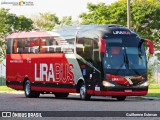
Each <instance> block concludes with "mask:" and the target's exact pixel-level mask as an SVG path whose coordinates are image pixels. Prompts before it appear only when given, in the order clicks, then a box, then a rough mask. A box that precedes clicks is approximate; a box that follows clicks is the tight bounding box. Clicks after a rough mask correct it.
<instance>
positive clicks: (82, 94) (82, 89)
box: [80, 85, 86, 99]
mask: <svg viewBox="0 0 160 120" xmlns="http://www.w3.org/2000/svg"><path fill="white" fill-rule="evenodd" d="M80 95H81V98H82V99H84V98H85V95H86V87H85V86H84V85H83V86H81V88H80Z"/></svg>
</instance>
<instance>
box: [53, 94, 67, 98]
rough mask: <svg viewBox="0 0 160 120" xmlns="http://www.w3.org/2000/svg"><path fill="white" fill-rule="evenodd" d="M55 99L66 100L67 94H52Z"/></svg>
mask: <svg viewBox="0 0 160 120" xmlns="http://www.w3.org/2000/svg"><path fill="white" fill-rule="evenodd" d="M54 95H55V97H56V98H66V97H68V95H69V93H54Z"/></svg>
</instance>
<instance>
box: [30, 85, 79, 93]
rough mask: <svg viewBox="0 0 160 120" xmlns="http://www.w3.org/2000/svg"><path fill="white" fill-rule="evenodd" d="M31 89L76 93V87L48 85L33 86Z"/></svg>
mask: <svg viewBox="0 0 160 120" xmlns="http://www.w3.org/2000/svg"><path fill="white" fill-rule="evenodd" d="M31 89H32V90H33V91H45V92H63V93H76V89H69V88H48V87H38V86H32V87H31Z"/></svg>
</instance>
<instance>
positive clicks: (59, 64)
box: [7, 53, 76, 92]
mask: <svg viewBox="0 0 160 120" xmlns="http://www.w3.org/2000/svg"><path fill="white" fill-rule="evenodd" d="M73 70H74V65H73V64H72V63H68V60H67V58H66V57H65V54H62V53H55V54H11V55H7V85H8V86H9V87H12V88H14V89H17V90H19V89H23V81H24V78H25V77H27V78H28V79H29V80H30V82H31V83H32V87H31V89H33V90H35V91H51V92H53V91H55V92H57V91H62V90H59V89H61V88H62V89H64V88H66V89H70V91H71V92H73V91H76V89H75V83H74V73H73ZM17 86H19V88H17ZM53 88H55V89H53ZM68 92H69V90H68Z"/></svg>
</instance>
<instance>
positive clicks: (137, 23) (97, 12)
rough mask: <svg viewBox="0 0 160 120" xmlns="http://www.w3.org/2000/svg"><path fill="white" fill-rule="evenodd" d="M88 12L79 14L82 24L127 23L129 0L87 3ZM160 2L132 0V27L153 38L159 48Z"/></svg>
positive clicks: (154, 0)
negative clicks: (110, 2)
mask: <svg viewBox="0 0 160 120" xmlns="http://www.w3.org/2000/svg"><path fill="white" fill-rule="evenodd" d="M87 8H88V12H84V13H82V14H80V15H79V17H80V18H81V19H82V24H121V25H124V26H126V25H127V1H126V0H119V1H118V2H115V3H112V4H111V5H105V4H104V3H99V4H92V3H89V4H88V5H87ZM159 13H160V2H159V0H132V1H131V29H132V30H133V31H135V32H137V33H138V34H139V35H140V36H141V37H142V38H148V39H151V40H153V42H154V44H155V45H157V46H156V49H158V48H159V46H160V42H159V38H160V15H159Z"/></svg>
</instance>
